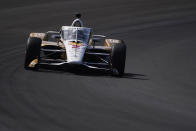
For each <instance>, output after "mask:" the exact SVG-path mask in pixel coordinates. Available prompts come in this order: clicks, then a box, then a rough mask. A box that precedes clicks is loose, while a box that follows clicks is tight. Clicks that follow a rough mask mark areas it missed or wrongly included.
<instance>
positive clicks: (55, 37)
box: [51, 35, 61, 39]
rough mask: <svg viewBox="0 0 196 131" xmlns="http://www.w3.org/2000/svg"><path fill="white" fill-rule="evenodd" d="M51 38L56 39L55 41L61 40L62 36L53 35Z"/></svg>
mask: <svg viewBox="0 0 196 131" xmlns="http://www.w3.org/2000/svg"><path fill="white" fill-rule="evenodd" d="M51 37H52V38H54V39H60V38H61V36H60V35H52V36H51Z"/></svg>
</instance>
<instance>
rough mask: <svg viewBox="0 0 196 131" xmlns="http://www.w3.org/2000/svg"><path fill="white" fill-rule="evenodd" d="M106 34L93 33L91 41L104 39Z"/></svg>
mask: <svg viewBox="0 0 196 131" xmlns="http://www.w3.org/2000/svg"><path fill="white" fill-rule="evenodd" d="M105 38H106V36H104V35H93V42H100V41H101V40H103V39H105Z"/></svg>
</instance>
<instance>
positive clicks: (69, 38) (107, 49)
mask: <svg viewBox="0 0 196 131" xmlns="http://www.w3.org/2000/svg"><path fill="white" fill-rule="evenodd" d="M80 17H81V14H76V19H75V20H74V21H73V22H72V25H71V26H62V27H61V29H60V31H59V32H57V31H48V32H46V33H30V35H29V38H28V41H27V45H26V52H25V62H24V68H25V69H28V70H29V69H30V70H37V69H38V68H40V67H41V66H42V65H56V66H64V67H66V66H73V67H76V66H77V67H79V66H80V67H87V68H92V69H97V70H106V71H110V72H111V74H112V75H114V76H122V75H123V74H124V69H125V59H126V45H125V43H124V41H123V40H117V39H108V38H106V36H103V35H93V32H92V29H91V28H88V27H84V26H83V22H82V20H81V19H80ZM97 43H99V44H97ZM100 43H101V45H100Z"/></svg>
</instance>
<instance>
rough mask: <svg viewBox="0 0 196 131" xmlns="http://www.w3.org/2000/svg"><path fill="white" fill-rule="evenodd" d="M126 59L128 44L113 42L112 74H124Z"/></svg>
mask: <svg viewBox="0 0 196 131" xmlns="http://www.w3.org/2000/svg"><path fill="white" fill-rule="evenodd" d="M125 60H126V45H125V43H124V42H123V41H121V43H114V44H112V51H111V66H112V67H111V70H112V75H114V76H119V77H121V76H122V75H123V74H124V69H125Z"/></svg>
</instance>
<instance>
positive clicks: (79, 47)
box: [64, 41, 87, 64]
mask: <svg viewBox="0 0 196 131" xmlns="http://www.w3.org/2000/svg"><path fill="white" fill-rule="evenodd" d="M64 45H65V47H66V54H67V62H68V63H70V64H82V62H83V57H84V53H85V50H86V47H87V44H84V43H81V42H68V41H65V42H64Z"/></svg>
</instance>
